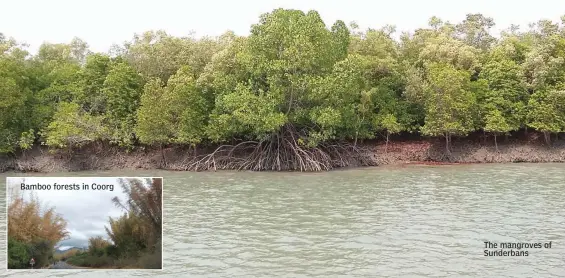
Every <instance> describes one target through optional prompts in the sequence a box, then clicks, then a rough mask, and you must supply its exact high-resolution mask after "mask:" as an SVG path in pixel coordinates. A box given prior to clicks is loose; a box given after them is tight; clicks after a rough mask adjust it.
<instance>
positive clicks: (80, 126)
mask: <svg viewBox="0 0 565 278" xmlns="http://www.w3.org/2000/svg"><path fill="white" fill-rule="evenodd" d="M494 25H495V23H494V21H493V19H491V18H488V17H485V16H483V15H481V14H469V15H467V17H466V18H465V19H464V20H463V21H461V22H459V23H450V22H444V21H442V20H441V19H439V18H437V17H432V18H431V19H430V21H429V26H428V27H426V28H421V29H418V30H415V31H413V32H407V33H402V34H401V35H400V39H398V40H396V39H394V38H395V36H396V35H395V31H396V30H395V28H394V27H393V26H385V27H383V28H380V29H368V30H365V31H362V30H359V28H358V26H357V25H356V24H355V23H351V24H349V25H346V24H345V23H344V22H342V21H337V22H335V23H333V24H332V25H331V26H329V27H328V26H326V24H325V23H324V22H323V21H322V19H321V17H320V15H319V14H318V13H317V12H315V11H309V12H302V11H298V10H284V9H277V10H274V11H272V12H271V13H267V14H264V15H262V16H261V17H260V19H259V22H258V23H257V24H254V25H253V26H251V32H250V34H249V35H248V36H237V35H235V34H234V33H231V32H227V33H225V34H224V35H222V36H220V37H217V38H202V39H195V38H193V37H174V36H171V35H168V34H167V33H165V32H163V31H150V32H146V33H143V34H138V35H135V36H134V37H133V39H132V40H131V41H129V42H127V43H125V44H123V45H119V46H115V47H114V48H113V49H112V51H110V52H109V53H92V52H90V51H89V50H88V45H87V44H86V42H84V41H82V40H80V39H74V40H73V41H72V42H70V43H69V44H49V43H45V44H43V45H42V46H41V47H40V49H39V51H38V53H37V54H36V55H29V53H27V52H26V51H25V50H24V48H23V47H22V46H21V45H20V44H18V43H17V42H16V41H15V40H13V39H8V38H7V37H5V36H0V53H1V55H0V65H1V66H0V95H1V101H0V108H1V109H0V151H1V152H4V153H20V152H21V153H22V155H24V156H25V150H27V149H29V148H30V147H31V146H33V145H34V144H35V145H37V144H41V145H47V146H49V148H51V149H52V150H54V151H58V152H60V153H61V154H62V155H71V156H72V151H73V149H76V148H80V147H83V146H86V145H93V144H94V145H95V144H100V143H103V144H113V145H116V146H120V147H122V148H123V149H124V150H126V151H127V150H133V149H135V150H140V149H144V148H145V147H151V148H154V147H157V148H159V149H165V148H167V147H170V146H183V147H185V148H184V152H192V153H194V155H193V156H192V157H191V158H190V159H186V160H185V161H184V162H183V169H184V170H207V169H247V170H301V171H319V170H328V169H331V168H334V167H342V166H349V165H371V164H372V163H373V161H374V160H372V159H370V158H369V156H368V153H369V151H368V150H366V149H364V147H363V144H362V142H363V141H364V140H370V139H375V138H376V137H377V136H378V135H379V134H382V135H383V136H382V138H383V140H386V142H387V143H388V141H389V138H390V136H391V135H395V134H410V133H411V134H416V135H419V136H424V137H438V138H442V140H444V142H445V152H446V154H447V155H449V154H450V153H451V142H452V138H454V137H465V136H467V135H469V134H471V133H477V132H479V133H484V134H488V135H491V136H492V141H493V143H494V145H495V147H496V148H497V149H498V141H497V140H498V137H499V136H501V135H512V134H515V133H516V132H523V131H524V132H526V131H528V130H531V131H536V132H538V133H540V134H542V136H543V138H544V141H545V143H546V144H547V145H551V144H552V142H553V141H554V140H556V138H558V136H559V134H560V133H562V132H565V17H563V18H562V21H561V22H557V23H556V22H551V21H548V20H540V21H539V22H537V23H533V24H531V26H529V28H526V29H520V28H518V26H514V25H513V26H510V28H509V29H507V30H506V31H504V32H502V34H501V36H500V37H499V38H495V37H494V36H493V35H492V34H491V29H492V28H493V27H494ZM552 137H553V138H552ZM202 150H209V151H207V152H205V153H203V151H202ZM167 163H168V162H167V159H166V158H165V155H164V153H163V155H162V161H161V167H163V168H167ZM128 219H129V218H128ZM116 221H118V222H119V221H121V222H119V223H124V225H125V223H126V222H128V221H133V220H131V219H130V220H127V219H124V220H116Z"/></svg>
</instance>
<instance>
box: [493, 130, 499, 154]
mask: <svg viewBox="0 0 565 278" xmlns="http://www.w3.org/2000/svg"><path fill="white" fill-rule="evenodd" d="M496 137H497V135H496V133H495V134H494V148H495V149H496V152H498V142H496Z"/></svg>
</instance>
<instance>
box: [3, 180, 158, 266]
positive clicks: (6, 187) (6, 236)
mask: <svg viewBox="0 0 565 278" xmlns="http://www.w3.org/2000/svg"><path fill="white" fill-rule="evenodd" d="M10 178H72V179H82V178H89V179H96V178H115V179H162V180H163V181H162V187H161V268H158V269H148V268H69V269H55V270H53V269H50V268H34V269H11V268H8V207H9V204H8V179H10ZM164 188H165V178H164V177H153V176H148V177H144V176H138V177H121V176H95V177H91V176H80V177H79V176H76V177H74V176H68V177H65V176H56V177H51V176H39V177H38V176H33V175H32V176H20V177H14V176H11V177H10V176H8V177H6V186H5V189H6V194H5V195H6V196H4V197H5V199H4V200H5V201H6V214H5V217H6V235H5V240H6V241H5V242H6V253H5V255H6V265H5V270H6V271H14V272H25V271H30V270H31V271H38V270H39V271H47V272H51V271H78V272H81V273H82V272H84V271H85V270H86V271H108V270H113V271H115V270H118V271H163V269H164V268H165V267H164V264H163V262H164V252H163V251H164V250H163V248H164V245H165V240H164V239H165V238H164V237H163V236H164V231H165V226H164V225H163V224H164V223H165V203H164V202H163V201H164V199H165V195H164V192H165V190H164ZM32 191H33V190H32Z"/></svg>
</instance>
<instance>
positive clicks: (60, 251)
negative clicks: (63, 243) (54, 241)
mask: <svg viewBox="0 0 565 278" xmlns="http://www.w3.org/2000/svg"><path fill="white" fill-rule="evenodd" d="M73 249H77V250H79V251H86V248H85V247H71V248H69V249H65V250H61V249H59V248H56V249H55V254H62V253H65V252H67V251H69V250H73Z"/></svg>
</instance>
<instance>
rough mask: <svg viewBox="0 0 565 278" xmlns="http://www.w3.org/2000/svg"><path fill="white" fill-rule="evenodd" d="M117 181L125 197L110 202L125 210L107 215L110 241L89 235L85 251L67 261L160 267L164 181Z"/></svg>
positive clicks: (74, 263) (107, 229) (119, 266)
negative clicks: (113, 215)
mask: <svg viewBox="0 0 565 278" xmlns="http://www.w3.org/2000/svg"><path fill="white" fill-rule="evenodd" d="M120 183H121V184H122V188H123V190H124V193H125V194H126V198H127V199H126V200H120V199H118V198H117V197H116V198H114V199H113V200H112V201H113V202H114V204H115V205H116V206H117V207H119V208H121V209H123V210H124V211H125V213H124V214H123V215H122V216H121V217H119V218H116V219H113V218H111V217H110V219H109V225H108V226H106V233H107V235H108V237H109V240H105V239H103V238H102V237H101V236H98V237H92V238H90V239H89V244H88V251H87V252H79V253H75V254H74V255H73V256H69V257H68V258H67V261H68V262H69V263H71V264H73V265H77V266H85V267H94V268H156V269H159V268H161V267H162V257H161V256H162V221H163V219H162V215H163V211H162V197H163V196H162V189H163V180H162V179H160V178H154V179H146V180H141V179H122V180H120ZM144 183H145V185H144Z"/></svg>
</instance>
